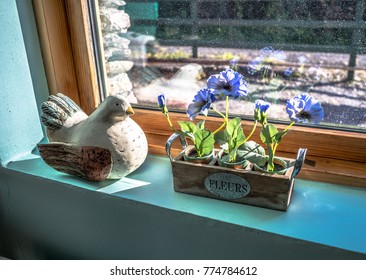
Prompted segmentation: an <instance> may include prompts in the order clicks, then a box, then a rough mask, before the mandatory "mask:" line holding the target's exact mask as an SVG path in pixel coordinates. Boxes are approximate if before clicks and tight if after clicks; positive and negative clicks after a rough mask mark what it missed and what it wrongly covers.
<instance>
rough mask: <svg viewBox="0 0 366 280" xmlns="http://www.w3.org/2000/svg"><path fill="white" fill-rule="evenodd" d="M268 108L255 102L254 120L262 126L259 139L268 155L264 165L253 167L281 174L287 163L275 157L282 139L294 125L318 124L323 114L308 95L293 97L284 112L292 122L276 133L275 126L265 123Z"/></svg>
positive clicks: (261, 101)
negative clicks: (265, 147)
mask: <svg viewBox="0 0 366 280" xmlns="http://www.w3.org/2000/svg"><path fill="white" fill-rule="evenodd" d="M269 107H270V103H268V102H266V101H263V100H256V102H255V110H254V119H255V120H256V121H258V122H259V123H260V124H261V125H262V129H261V132H260V138H261V140H262V142H263V143H264V144H265V145H266V146H267V153H268V156H266V161H265V164H263V162H262V164H259V163H258V162H256V163H255V165H256V167H257V168H258V169H259V170H261V171H266V172H270V173H276V172H277V173H281V172H282V173H283V172H284V171H285V170H286V169H287V163H286V162H285V161H283V160H281V159H280V158H278V157H276V156H275V154H276V150H277V147H278V145H279V144H280V143H281V141H282V138H283V137H284V136H285V135H286V134H287V133H288V131H289V129H290V128H291V127H292V126H293V125H294V124H295V123H312V124H317V123H320V122H321V121H322V120H323V118H324V112H323V108H322V106H321V104H320V102H319V101H318V100H316V99H315V98H314V97H312V96H310V95H309V94H307V93H303V94H301V95H299V96H295V97H293V98H292V99H290V100H289V101H287V103H286V111H287V113H288V115H289V118H290V119H291V120H292V122H291V123H290V124H289V125H288V126H287V127H286V128H285V129H284V130H282V131H278V129H277V128H276V126H275V125H273V124H270V123H268V121H267V113H266V112H267V109H268V108H269ZM262 156H263V155H262ZM276 165H277V167H276ZM278 166H279V167H278ZM263 167H265V168H263Z"/></svg>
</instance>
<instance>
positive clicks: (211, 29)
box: [99, 0, 366, 130]
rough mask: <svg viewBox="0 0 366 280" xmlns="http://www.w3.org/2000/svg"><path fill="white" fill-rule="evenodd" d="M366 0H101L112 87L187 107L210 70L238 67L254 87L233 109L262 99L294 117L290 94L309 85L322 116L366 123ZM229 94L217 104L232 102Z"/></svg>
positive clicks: (240, 111) (343, 124)
mask: <svg viewBox="0 0 366 280" xmlns="http://www.w3.org/2000/svg"><path fill="white" fill-rule="evenodd" d="M365 8H366V1H364V0H348V1H346V0H344V1H339V0H338V1H335V0H317V1H316V0H301V1H294V0H282V1H280V0H260V1H259V0H258V1H243V0H237V1H236V0H220V1H219V0H213V1H206V0H195V1H194V0H175V1H167V0H155V1H154V0H151V1H141V0H126V1H122V0H100V1H99V13H100V21H101V25H100V27H101V33H102V38H103V46H104V60H105V66H106V73H107V77H106V84H107V94H116V93H124V94H125V95H127V96H128V97H129V99H130V101H131V102H132V103H134V104H137V105H141V106H148V107H149V106H151V107H154V108H156V107H157V101H156V100H157V95H159V94H161V93H164V94H165V95H166V97H167V105H168V107H169V109H170V110H172V109H179V110H182V111H185V110H186V108H187V105H188V104H189V103H190V102H191V101H192V99H193V97H194V95H195V94H196V93H197V91H198V90H199V89H201V88H203V87H205V86H206V81H207V78H208V77H209V76H210V75H213V74H217V73H219V72H220V71H222V70H224V69H227V68H229V67H231V68H233V69H234V70H236V71H238V72H239V73H241V74H242V75H243V76H244V78H245V80H246V82H247V84H248V86H249V94H248V96H247V97H246V98H245V99H243V100H240V101H239V100H230V104H229V106H230V113H231V114H233V115H240V116H242V117H243V118H245V117H248V118H252V115H253V108H254V101H255V100H256V99H264V100H266V101H268V102H270V103H271V104H272V105H273V106H271V109H270V111H268V114H269V116H270V117H271V118H273V119H277V120H279V121H288V116H287V114H286V111H285V106H286V101H287V100H289V99H290V98H292V97H294V96H296V95H298V94H300V93H305V92H308V93H310V94H311V95H312V96H314V97H315V98H317V99H318V100H320V101H321V104H322V106H323V108H324V113H325V116H324V122H323V123H322V124H321V125H323V126H327V127H329V126H331V127H336V128H350V129H357V130H365V129H366V55H364V53H366V47H365V46H366V28H365V26H366V25H365V21H366V9H365ZM224 103H225V101H224V100H218V101H217V102H215V104H214V106H215V108H216V109H217V110H223V109H224V107H225V105H224Z"/></svg>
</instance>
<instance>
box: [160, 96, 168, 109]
mask: <svg viewBox="0 0 366 280" xmlns="http://www.w3.org/2000/svg"><path fill="white" fill-rule="evenodd" d="M158 106H159V108H160V109H162V108H164V107H165V106H166V101H165V95H164V94H160V95H159V96H158Z"/></svg>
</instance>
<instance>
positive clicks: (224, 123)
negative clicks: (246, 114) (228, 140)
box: [212, 121, 226, 135]
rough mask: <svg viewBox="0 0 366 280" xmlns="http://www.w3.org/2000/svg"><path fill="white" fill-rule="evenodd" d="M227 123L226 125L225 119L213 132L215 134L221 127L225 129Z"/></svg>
mask: <svg viewBox="0 0 366 280" xmlns="http://www.w3.org/2000/svg"><path fill="white" fill-rule="evenodd" d="M225 125H226V121H224V122H223V123H222V125H221V126H220V127H219V128H218V129H216V130H215V131H214V132H212V134H213V135H215V134H216V133H217V132H219V131H220V130H221V129H223V128H224V127H225Z"/></svg>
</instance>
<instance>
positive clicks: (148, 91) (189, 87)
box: [133, 63, 205, 108]
mask: <svg viewBox="0 0 366 280" xmlns="http://www.w3.org/2000/svg"><path fill="white" fill-rule="evenodd" d="M203 77H205V74H204V72H203V68H202V66H201V65H199V64H196V63H190V64H186V65H184V66H182V67H181V68H180V69H179V70H178V71H177V73H176V74H175V75H174V76H173V77H171V78H170V79H166V78H164V77H157V79H155V80H154V81H152V82H151V83H150V84H148V85H146V86H143V87H140V88H138V87H136V86H135V88H134V90H133V92H134V94H135V96H136V98H137V99H138V101H139V103H148V104H152V103H154V104H155V103H156V98H157V97H158V95H160V94H162V93H164V95H165V97H166V98H167V99H169V104H170V106H175V107H183V108H186V107H187V106H188V104H190V103H191V102H192V100H193V98H194V96H195V95H196V94H197V91H199V90H200V89H201V88H202V83H200V82H199V80H201V79H202V78H203Z"/></svg>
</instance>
